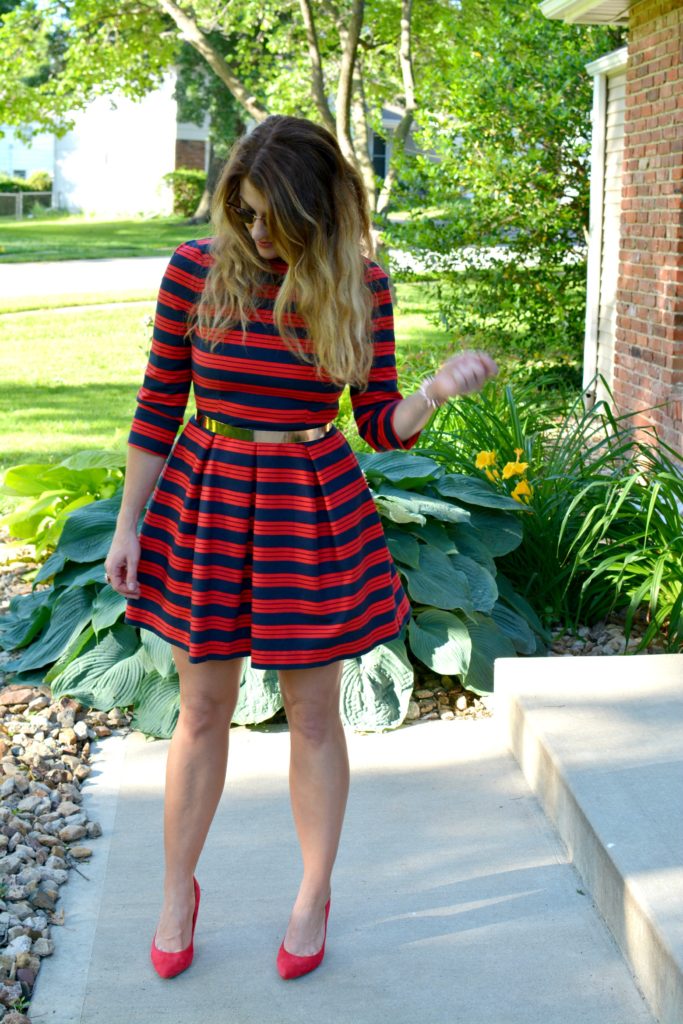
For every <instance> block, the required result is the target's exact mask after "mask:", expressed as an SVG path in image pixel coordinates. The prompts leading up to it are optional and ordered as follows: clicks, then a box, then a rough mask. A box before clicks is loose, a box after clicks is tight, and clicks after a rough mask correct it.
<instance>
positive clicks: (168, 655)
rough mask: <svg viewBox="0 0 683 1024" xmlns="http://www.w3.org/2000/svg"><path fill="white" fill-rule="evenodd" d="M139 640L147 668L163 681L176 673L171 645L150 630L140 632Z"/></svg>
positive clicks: (124, 600)
mask: <svg viewBox="0 0 683 1024" xmlns="http://www.w3.org/2000/svg"><path fill="white" fill-rule="evenodd" d="M122 600H123V602H124V605H125V604H126V599H125V597H124V598H123V599H122ZM140 639H141V640H142V646H143V647H144V649H145V653H146V655H147V657H148V659H149V666H148V667H149V668H150V669H154V670H155V671H156V672H158V673H159V675H160V676H163V677H164V679H168V678H170V677H171V676H173V675H175V674H176V673H177V670H176V664H175V661H174V660H173V652H172V651H171V645H170V644H169V643H168V641H167V640H164V639H163V637H160V636H157V634H156V633H153V632H152V631H151V630H150V629H141V630H140Z"/></svg>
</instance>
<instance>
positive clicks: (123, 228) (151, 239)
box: [0, 216, 210, 263]
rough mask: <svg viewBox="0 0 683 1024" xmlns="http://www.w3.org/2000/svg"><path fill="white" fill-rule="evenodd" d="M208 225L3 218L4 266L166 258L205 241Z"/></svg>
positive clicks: (0, 249)
mask: <svg viewBox="0 0 683 1024" xmlns="http://www.w3.org/2000/svg"><path fill="white" fill-rule="evenodd" d="M209 233H210V228H209V226H208V225H203V224H199V225H189V224H188V223H187V220H186V219H185V218H182V217H155V218H153V219H151V220H113V221H99V220H92V219H90V218H88V217H84V216H73V217H58V218H55V219H51V218H49V217H46V218H42V219H41V218H39V219H37V220H28V219H27V220H21V221H18V220H9V219H5V218H3V219H0V263H26V262H44V261H45V260H89V259H113V258H114V257H123V256H167V255H168V253H169V252H170V251H171V250H172V249H174V248H175V247H176V246H177V245H180V243H181V242H185V241H187V239H188V238H203V237H205V236H207V235H208V234H209Z"/></svg>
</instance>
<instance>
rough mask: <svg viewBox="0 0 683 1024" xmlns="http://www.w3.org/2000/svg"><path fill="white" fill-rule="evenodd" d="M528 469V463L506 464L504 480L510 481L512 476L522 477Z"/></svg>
mask: <svg viewBox="0 0 683 1024" xmlns="http://www.w3.org/2000/svg"><path fill="white" fill-rule="evenodd" d="M528 468H529V463H528V462H519V460H518V461H517V462H506V463H505V465H504V466H503V480H509V479H510V477H511V476H521V475H522V473H523V472H524V470H525V469H528Z"/></svg>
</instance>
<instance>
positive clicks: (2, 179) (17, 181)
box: [0, 174, 37, 192]
mask: <svg viewBox="0 0 683 1024" xmlns="http://www.w3.org/2000/svg"><path fill="white" fill-rule="evenodd" d="M35 191H37V190H36V189H34V188H32V187H31V186H30V185H29V183H28V181H27V180H26V179H25V178H10V177H9V176H8V175H7V174H0V192H35Z"/></svg>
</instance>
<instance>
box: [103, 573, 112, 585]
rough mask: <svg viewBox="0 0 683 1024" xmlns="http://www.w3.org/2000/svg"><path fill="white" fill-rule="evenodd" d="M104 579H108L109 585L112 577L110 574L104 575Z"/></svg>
mask: <svg viewBox="0 0 683 1024" xmlns="http://www.w3.org/2000/svg"><path fill="white" fill-rule="evenodd" d="M104 578H105V579H106V581H107V583H111V576H110V575H109V573H108V572H106V573H105V574H104Z"/></svg>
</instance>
